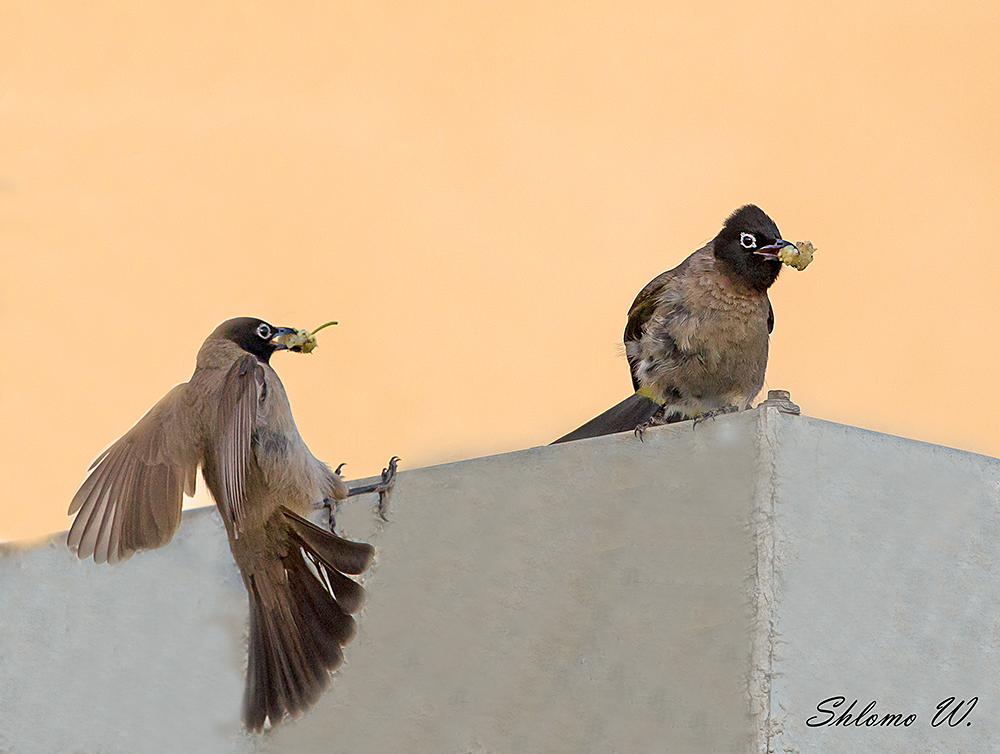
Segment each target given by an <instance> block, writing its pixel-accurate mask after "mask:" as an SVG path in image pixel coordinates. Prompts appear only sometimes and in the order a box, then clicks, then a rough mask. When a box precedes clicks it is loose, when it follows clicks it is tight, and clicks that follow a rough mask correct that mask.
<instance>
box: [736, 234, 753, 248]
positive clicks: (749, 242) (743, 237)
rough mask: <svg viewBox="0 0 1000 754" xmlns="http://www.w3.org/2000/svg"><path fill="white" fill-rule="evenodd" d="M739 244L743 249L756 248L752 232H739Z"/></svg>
mask: <svg viewBox="0 0 1000 754" xmlns="http://www.w3.org/2000/svg"><path fill="white" fill-rule="evenodd" d="M740 246H742V247H743V248H744V249H756V248H757V239H756V238H754V237H753V233H740Z"/></svg>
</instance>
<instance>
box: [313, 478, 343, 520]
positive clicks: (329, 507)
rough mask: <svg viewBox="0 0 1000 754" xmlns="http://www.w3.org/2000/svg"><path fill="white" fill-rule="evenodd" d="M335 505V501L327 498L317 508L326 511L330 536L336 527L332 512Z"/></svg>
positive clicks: (334, 516) (335, 518)
mask: <svg viewBox="0 0 1000 754" xmlns="http://www.w3.org/2000/svg"><path fill="white" fill-rule="evenodd" d="M341 466H343V464H341ZM336 505H337V501H336V500H331V499H330V498H328V497H324V498H323V502H322V503H320V504H319V507H320V508H322V509H323V510H325V511H326V528H327V529H329V530H330V532H331V533H332V534H335V533H336V532H335V531H334V529H335V528H336V526H337V517H336V515H335V514H334V511H333V509H334V508H335V507H336Z"/></svg>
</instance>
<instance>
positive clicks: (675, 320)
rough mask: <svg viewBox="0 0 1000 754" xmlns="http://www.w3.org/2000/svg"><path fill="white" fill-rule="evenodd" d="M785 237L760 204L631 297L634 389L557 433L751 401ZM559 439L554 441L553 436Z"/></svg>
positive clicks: (640, 423)
mask: <svg viewBox="0 0 1000 754" xmlns="http://www.w3.org/2000/svg"><path fill="white" fill-rule="evenodd" d="M786 246H791V247H793V248H794V244H792V243H791V242H790V241H784V240H782V238H781V233H779V232H778V227H777V226H776V225H775V224H774V222H773V221H772V220H771V218H770V217H768V216H767V215H766V214H764V212H763V210H761V209H760V208H759V207H756V206H754V205H753V204H748V205H746V206H744V207H740V208H739V209H738V210H736V211H735V212H733V214H731V215H730V216H729V217H728V218H727V219H726V221H725V223H723V226H722V230H720V231H719V233H718V235H716V236H715V238H713V239H712V240H711V241H710V242H709V243H707V244H706V245H705V246H702V247H701V248H700V249H698V250H697V251H696V252H694V253H693V254H691V256H689V257H688V258H687V259H685V260H684V261H683V262H681V263H680V264H679V265H677V266H676V267H675V268H674V269H672V270H669V271H668V272H664V273H663V274H661V275H658V276H657V277H655V278H653V279H652V280H651V281H650V282H649V284H648V285H646V287H645V288H643V289H642V290H641V291H640V292H639V295H638V296H636V297H635V301H633V302H632V307H631V308H630V309H629V312H628V324H626V325H625V338H624V339H625V355H626V357H627V358H628V364H629V369H630V370H631V372H632V386H633V388H634V389H635V391H636V392H635V393H634V394H633V395H632V396H630V397H629V398H626V399H625V400H624V401H622V402H621V403H619V404H617V405H616V406H613V407H612V408H610V409H608V410H607V411H605V412H604V413H603V414H601V415H600V416H598V417H596V418H594V419H591V420H590V421H589V422H587V423H586V424H584V425H583V426H581V427H579V428H578V429H576V430H574V431H573V432H570V433H569V434H568V435H565V436H563V437H560V438H559V439H558V440H556V441H555V442H556V443H560V442H568V441H570V440H580V439H583V438H585V437H598V436H601V435H608V434H612V433H614V432H625V431H629V430H639V431H640V434H641V430H642V428H643V427H645V426H649V425H650V424H665V423H668V422H675V421H682V420H684V419H696V420H697V419H699V418H702V417H707V416H714V415H716V414H719V413H727V412H729V411H736V410H742V409H746V408H749V407H750V402H751V401H752V400H753V398H754V396H755V395H757V393H758V392H760V389H761V387H762V386H763V385H764V368H765V367H766V366H767V340H768V335H769V334H770V332H771V330H772V328H773V327H774V311H773V310H772V309H771V302H770V301H769V300H768V298H767V289H768V288H769V287H770V286H771V284H772V283H773V282H774V281H775V279H776V278H777V277H778V273H779V272H780V271H781V261H780V259H779V257H778V252H779V251H780V250H781V249H782V248H783V247H786ZM553 444H555V443H553Z"/></svg>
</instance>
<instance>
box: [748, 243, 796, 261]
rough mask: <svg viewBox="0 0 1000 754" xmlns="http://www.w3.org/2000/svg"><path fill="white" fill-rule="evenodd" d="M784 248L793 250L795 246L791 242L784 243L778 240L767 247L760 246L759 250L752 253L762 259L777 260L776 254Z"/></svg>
mask: <svg viewBox="0 0 1000 754" xmlns="http://www.w3.org/2000/svg"><path fill="white" fill-rule="evenodd" d="M786 246H791V247H793V248H794V247H795V244H793V243H792V242H791V241H784V240H782V239H780V238H779V239H778V240H777V241H775V242H774V243H772V244H769V245H767V246H761V247H760V248H759V249H757V250H756V251H754V254H756V255H757V256H759V257H764V259H775V260H776V259H777V258H778V252H779V251H781V249H783V248H785V247H786Z"/></svg>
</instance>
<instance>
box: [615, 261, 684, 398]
mask: <svg viewBox="0 0 1000 754" xmlns="http://www.w3.org/2000/svg"><path fill="white" fill-rule="evenodd" d="M685 261H686V260H685ZM682 266H683V263H682V264H681V265H678V266H677V267H675V268H674V269H672V270H668V271H667V272H663V273H661V274H659V275H657V276H656V277H655V278H653V279H652V280H650V281H649V282H648V283H647V284H646V287H645V288H643V289H642V290H641V291H639V294H638V295H637V296H636V297H635V301H633V302H632V306H631V307H629V310H628V322H627V323H626V324H625V334H624V336H623V338H622V339H623V341H624V343H625V352H626V355H627V358H628V366H629V370H630V371H631V372H632V388H633V389H634V390H638V389H639V388H640V387H641V385H640V384H639V380H638V377H637V375H636V369H637V368H638V366H639V359H638V358H637V357H636V356H634V355H632V354H629V353H628V351H629V348H628V344H629V343H631V342H637V341H639V340H640V339H641V338H642V336H643V333H644V332H645V330H646V326H647V325H648V324H649V321H650V319H651V318H652V317H653V315H654V314H655V313H656V310H657V308H658V307H659V305H660V299H661V297H662V296H663V292H664V290H665V289H666V288H667V287H669V286H670V284H671V283H672V282H673V281H674V279H675V278H676V277H677V273H678V271H679V270H680V269H681V267H682Z"/></svg>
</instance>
